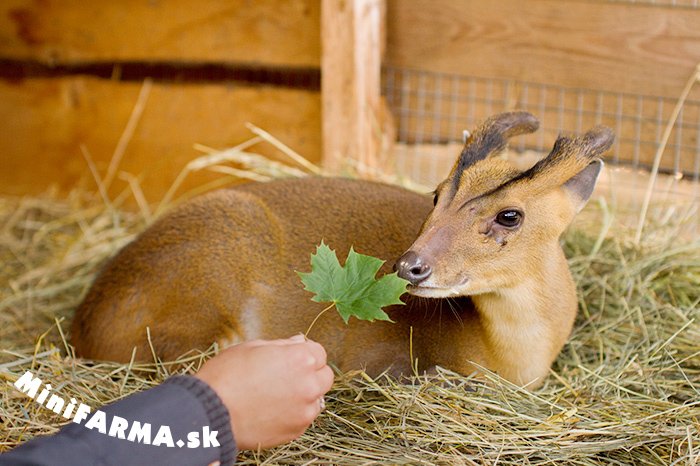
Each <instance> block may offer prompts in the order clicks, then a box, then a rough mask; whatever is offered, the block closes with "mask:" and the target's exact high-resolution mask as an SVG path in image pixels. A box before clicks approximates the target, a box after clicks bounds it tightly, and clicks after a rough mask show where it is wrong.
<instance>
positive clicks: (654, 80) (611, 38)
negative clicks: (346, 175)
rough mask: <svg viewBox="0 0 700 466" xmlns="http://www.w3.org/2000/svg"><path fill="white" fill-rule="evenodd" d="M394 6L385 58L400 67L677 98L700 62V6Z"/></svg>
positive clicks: (556, 2) (470, 2)
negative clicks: (699, 7)
mask: <svg viewBox="0 0 700 466" xmlns="http://www.w3.org/2000/svg"><path fill="white" fill-rule="evenodd" d="M387 8H388V14H387V17H388V18H390V20H389V22H388V23H387V33H388V46H387V56H386V63H388V64H391V65H394V66H399V67H409V68H419V69H423V70H430V71H438V72H444V73H457V74H465V75H469V76H481V77H486V78H496V77H503V78H514V79H522V80H525V81H532V82H538V83H550V84H551V83H553V84H559V85H562V86H569V87H580V88H587V89H600V90H609V91H614V92H628V93H634V94H644V95H658V96H666V97H678V95H679V94H680V92H681V89H683V85H684V84H685V82H686V80H687V79H688V77H689V76H690V75H691V73H692V72H693V70H694V68H695V66H696V65H697V64H698V63H700V9H694V8H674V7H670V6H666V7H663V6H648V5H641V4H635V3H634V2H632V1H630V2H606V1H592V0H588V1H582V0H527V1H522V0H494V1H475V0H432V1H431V2H424V1H421V0H389V2H388V6H387ZM696 95H698V96H700V92H698V94H696Z"/></svg>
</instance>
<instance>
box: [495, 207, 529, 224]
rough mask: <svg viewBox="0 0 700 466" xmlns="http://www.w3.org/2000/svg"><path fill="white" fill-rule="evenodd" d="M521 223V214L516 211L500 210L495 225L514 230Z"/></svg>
mask: <svg viewBox="0 0 700 466" xmlns="http://www.w3.org/2000/svg"><path fill="white" fill-rule="evenodd" d="M522 221H523V214H522V213H521V212H519V211H517V210H512V209H509V210H502V211H500V212H499V213H498V215H496V223H498V224H499V225H503V226H504V227H508V228H515V227H517V226H518V225H520V222H522Z"/></svg>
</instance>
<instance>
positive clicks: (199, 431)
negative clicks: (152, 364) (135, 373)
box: [0, 376, 236, 466]
mask: <svg viewBox="0 0 700 466" xmlns="http://www.w3.org/2000/svg"><path fill="white" fill-rule="evenodd" d="M98 411H101V412H102V413H104V419H105V422H104V423H101V422H100V423H97V422H95V421H96V420H97V419H95V421H93V422H92V423H90V420H91V418H92V417H93V416H100V417H102V416H103V415H100V414H98V412H97V411H95V412H94V413H92V414H91V416H89V417H88V419H87V420H85V421H83V422H82V423H81V424H76V423H73V422H71V423H70V424H68V425H66V426H64V427H63V428H62V429H61V430H60V431H59V432H58V433H57V434H55V435H52V436H47V437H38V438H35V439H32V440H30V441H29V442H27V443H25V444H23V445H20V446H19V447H17V448H15V449H14V450H11V451H9V452H8V453H5V454H2V455H0V465H8V466H10V465H63V464H65V465H78V464H80V465H96V466H97V465H100V466H102V465H110V466H111V465H114V466H117V465H124V466H128V465H136V464H149V465H151V464H152V465H158V464H164V465H180V464H181V465H188V466H189V465H208V464H210V463H213V462H217V461H219V462H220V463H221V465H222V466H223V465H230V464H233V462H234V461H235V459H236V443H235V441H234V438H233V433H232V432H231V422H230V419H229V414H228V410H227V409H226V407H225V406H224V404H223V403H222V402H221V399H220V398H219V397H218V395H217V394H216V393H215V392H214V390H212V389H211V388H210V387H209V386H208V385H207V384H206V383H204V382H203V381H201V380H199V379H198V378H196V377H192V376H175V377H171V378H169V379H168V380H166V381H165V382H164V383H163V384H161V385H159V386H158V387H155V388H152V389H150V390H146V391H143V392H140V393H137V394H134V395H131V396H129V397H127V398H124V399H123V400H120V401H118V402H116V403H113V404H111V405H108V406H105V407H102V408H100V409H99V410H98ZM120 418H121V419H124V420H125V421H120V420H119V419H120ZM115 423H116V424H117V428H114V425H115ZM88 425H92V428H91V429H90V428H88V427H87V426H88ZM146 426H148V427H146ZM120 427H123V428H120ZM110 429H113V431H112V432H110ZM100 431H103V432H105V433H102V432H100ZM110 433H111V434H112V436H110V435H109V434H110ZM168 434H169V435H168ZM119 437H124V438H119Z"/></svg>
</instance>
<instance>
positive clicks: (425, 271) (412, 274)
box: [394, 251, 433, 285]
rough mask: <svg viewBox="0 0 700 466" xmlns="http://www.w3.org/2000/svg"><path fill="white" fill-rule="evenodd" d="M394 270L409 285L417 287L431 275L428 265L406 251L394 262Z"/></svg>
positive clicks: (412, 253) (417, 256)
mask: <svg viewBox="0 0 700 466" xmlns="http://www.w3.org/2000/svg"><path fill="white" fill-rule="evenodd" d="M394 270H395V271H396V272H397V273H398V275H399V277H401V278H403V279H404V280H408V281H409V282H410V283H411V285H418V284H419V283H420V282H422V281H423V280H425V279H426V278H428V277H429V276H430V274H431V273H433V270H432V268H431V267H430V264H428V263H427V262H426V261H425V260H424V259H423V258H422V257H421V256H419V255H418V254H416V253H415V252H414V251H408V252H407V253H405V254H404V255H403V256H401V257H400V258H399V260H398V261H396V264H394Z"/></svg>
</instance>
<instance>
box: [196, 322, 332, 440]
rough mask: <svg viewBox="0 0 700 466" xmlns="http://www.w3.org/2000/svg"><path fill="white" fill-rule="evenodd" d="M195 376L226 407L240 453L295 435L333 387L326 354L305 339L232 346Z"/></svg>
mask: <svg viewBox="0 0 700 466" xmlns="http://www.w3.org/2000/svg"><path fill="white" fill-rule="evenodd" d="M195 377H198V378H200V379H201V380H203V381H204V382H206V383H207V384H208V385H209V386H210V387H211V388H212V389H213V390H214V391H215V392H216V393H217V394H218V395H219V397H220V398H221V400H222V401H223V403H224V405H226V407H227V408H228V411H229V416H230V418H231V428H232V429H233V435H234V437H235V439H236V444H237V446H238V448H239V449H240V450H248V449H257V448H269V447H272V446H275V445H280V444H282V443H286V442H289V441H291V440H294V439H295V438H297V437H299V436H300V435H301V434H303V433H304V431H305V430H306V429H307V428H308V427H309V426H310V425H311V423H312V422H313V421H314V419H316V417H317V416H318V415H319V414H320V412H321V409H322V406H321V399H322V397H323V395H324V394H325V393H326V392H327V391H328V390H330V388H331V386H332V385H333V371H332V370H331V368H330V367H328V365H326V351H325V350H324V349H323V347H322V346H321V345H320V344H318V343H316V342H314V341H311V340H305V339H304V336H303V335H297V336H294V337H292V338H288V339H286V340H270V341H265V340H254V341H250V342H246V343H241V344H239V345H235V346H232V347H230V348H227V349H225V350H224V351H222V352H221V353H219V354H218V355H217V356H215V357H213V358H212V359H210V360H209V361H207V362H206V363H205V364H204V366H202V368H201V369H200V370H199V372H198V373H197V374H195Z"/></svg>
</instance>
